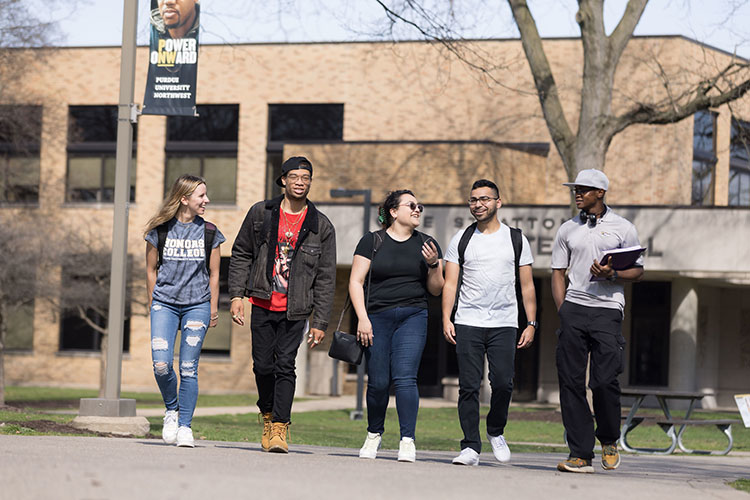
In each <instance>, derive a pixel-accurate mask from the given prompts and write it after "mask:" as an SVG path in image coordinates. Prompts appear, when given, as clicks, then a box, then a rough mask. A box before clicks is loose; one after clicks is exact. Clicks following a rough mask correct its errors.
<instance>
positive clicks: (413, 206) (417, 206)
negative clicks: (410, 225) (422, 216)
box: [399, 201, 424, 212]
mask: <svg viewBox="0 0 750 500" xmlns="http://www.w3.org/2000/svg"><path fill="white" fill-rule="evenodd" d="M399 207H409V210H411V211H412V212H413V211H415V210H419V211H420V212H424V205H422V204H421V203H414V202H413V201H410V202H409V203H402V204H401V205H399Z"/></svg>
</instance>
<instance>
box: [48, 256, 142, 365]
mask: <svg viewBox="0 0 750 500" xmlns="http://www.w3.org/2000/svg"><path fill="white" fill-rule="evenodd" d="M109 267H110V258H109V255H108V254H92V253H87V254H80V255H66V258H65V262H64V264H63V268H62V290H63V293H62V294H61V296H62V297H61V298H62V311H61V321H60V350H61V351H100V350H101V348H102V337H103V332H102V331H103V330H106V329H107V327H108V326H109V325H108V319H107V312H108V309H109V272H110V269H109ZM128 267H129V270H132V257H131V256H128ZM128 275H129V276H131V275H132V273H130V272H129V273H128ZM130 288H131V287H130V284H129V286H128V297H126V300H125V321H124V329H123V337H122V350H123V352H129V351H130V297H129V295H130V293H129V292H130Z"/></svg>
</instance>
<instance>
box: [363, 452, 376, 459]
mask: <svg viewBox="0 0 750 500" xmlns="http://www.w3.org/2000/svg"><path fill="white" fill-rule="evenodd" d="M377 457H378V455H377V453H376V454H374V455H368V454H366V453H361V452H360V454H359V458H364V459H366V460H375V459H376V458H377Z"/></svg>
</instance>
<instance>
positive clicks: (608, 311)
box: [551, 169, 643, 472]
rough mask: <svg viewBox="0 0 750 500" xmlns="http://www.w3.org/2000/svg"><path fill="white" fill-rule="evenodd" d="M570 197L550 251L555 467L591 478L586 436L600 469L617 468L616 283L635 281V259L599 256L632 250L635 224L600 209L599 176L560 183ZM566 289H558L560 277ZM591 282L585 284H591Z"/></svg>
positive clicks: (619, 364) (605, 184)
mask: <svg viewBox="0 0 750 500" xmlns="http://www.w3.org/2000/svg"><path fill="white" fill-rule="evenodd" d="M564 185H565V186H569V187H570V188H571V189H573V191H574V193H575V202H576V207H577V208H578V209H579V210H580V211H581V213H580V214H579V215H577V216H575V217H573V218H572V219H570V220H569V221H566V222H565V223H564V224H563V225H562V226H560V229H559V230H558V231H557V235H556V237H555V242H554V244H553V246H552V260H551V265H552V297H553V299H554V300H555V305H556V306H557V311H558V315H559V317H560V329H559V330H558V339H557V351H556V360H557V378H558V381H559V383H560V409H561V410H562V418H563V425H564V426H565V430H566V432H567V438H568V446H569V448H570V454H569V456H568V459H567V460H565V461H563V462H560V463H559V464H558V465H557V469H558V470H560V471H563V472H594V468H593V466H592V465H591V460H592V459H593V458H594V437H596V438H597V439H599V441H600V442H601V444H602V467H603V468H604V469H605V470H612V469H616V468H617V466H618V465H620V454H619V452H618V451H617V440H618V439H619V437H620V411H621V410H620V384H619V382H618V380H617V376H618V375H619V374H620V373H622V369H623V362H624V347H625V339H624V338H623V336H622V315H623V310H624V308H625V293H624V286H623V283H624V282H626V281H640V280H641V278H642V277H643V257H638V260H637V261H636V262H635V266H634V267H631V268H629V269H625V270H620V271H616V270H614V269H613V268H612V266H611V258H610V260H608V261H607V262H605V263H602V262H601V258H602V256H603V255H604V254H605V253H606V252H607V251H609V250H613V249H616V248H627V247H635V246H638V247H640V242H639V240H638V233H637V231H636V229H635V226H634V225H633V224H632V223H631V222H629V221H627V220H625V219H624V218H622V217H620V216H619V215H617V214H616V213H614V212H613V211H612V210H611V209H610V208H608V207H607V205H605V204H604V195H605V194H606V192H607V189H608V188H609V180H608V179H607V176H606V175H604V172H601V171H600V170H595V169H587V170H581V171H580V172H579V173H578V176H577V177H576V180H575V182H570V183H565V184H564ZM566 270H567V271H568V280H569V281H570V283H569V284H568V286H567V290H566V287H565V271H566ZM592 279H593V281H592ZM589 356H590V358H591V365H590V369H589V387H590V388H591V393H592V396H593V403H594V415H595V417H596V432H595V431H594V425H593V419H592V418H591V408H590V407H589V403H588V401H587V400H586V365H587V363H589Z"/></svg>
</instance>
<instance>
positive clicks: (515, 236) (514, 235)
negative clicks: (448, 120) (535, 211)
mask: <svg viewBox="0 0 750 500" xmlns="http://www.w3.org/2000/svg"><path fill="white" fill-rule="evenodd" d="M521 234H522V233H521V230H520V229H518V228H517V227H512V228H510V242H511V243H512V244H513V255H514V256H515V263H516V265H515V268H516V303H517V304H518V321H519V323H518V326H519V328H518V331H522V330H523V326H524V325H522V324H521V320H525V318H526V311H525V309H524V307H523V294H522V293H521V273H520V271H519V269H520V263H521V250H522V249H523V237H522V235H521Z"/></svg>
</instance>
